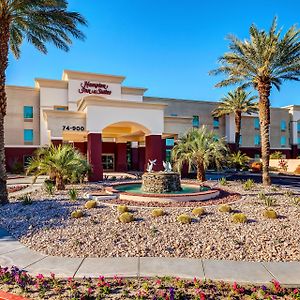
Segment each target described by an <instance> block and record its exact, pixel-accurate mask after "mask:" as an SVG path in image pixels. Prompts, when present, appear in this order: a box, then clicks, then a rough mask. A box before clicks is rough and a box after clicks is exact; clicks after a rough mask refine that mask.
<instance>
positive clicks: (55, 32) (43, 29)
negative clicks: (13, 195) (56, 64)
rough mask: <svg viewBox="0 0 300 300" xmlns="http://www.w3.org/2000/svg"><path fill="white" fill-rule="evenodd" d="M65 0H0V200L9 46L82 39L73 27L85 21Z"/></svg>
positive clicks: (1, 197) (62, 44) (65, 44)
mask: <svg viewBox="0 0 300 300" xmlns="http://www.w3.org/2000/svg"><path fill="white" fill-rule="evenodd" d="M67 7H68V2H67V0H0V204H5V203H7V202H8V194H7V186H6V179H7V176H6V167H5V153H4V117H5V115H6V105H7V97H6V93H5V82H6V77H5V72H6V69H7V66H8V53H9V50H10V51H11V52H12V53H13V54H14V56H15V57H16V58H19V57H20V47H21V45H22V43H23V40H24V39H26V40H27V41H28V42H29V43H31V44H32V45H33V46H35V47H36V48H37V49H38V50H39V51H41V52H42V53H45V54H46V53H47V47H46V43H47V42H51V43H53V44H54V45H55V46H56V47H58V48H59V49H62V50H64V51H68V50H69V45H71V44H72V40H71V38H70V36H72V37H74V38H78V39H83V38H84V35H83V33H82V32H81V31H80V30H79V29H78V28H77V26H78V25H79V24H81V25H86V21H85V19H84V18H83V17H82V16H81V15H80V14H79V13H77V12H70V11H67Z"/></svg>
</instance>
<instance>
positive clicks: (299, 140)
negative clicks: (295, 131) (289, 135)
mask: <svg viewBox="0 0 300 300" xmlns="http://www.w3.org/2000/svg"><path fill="white" fill-rule="evenodd" d="M298 145H299V146H300V137H298Z"/></svg>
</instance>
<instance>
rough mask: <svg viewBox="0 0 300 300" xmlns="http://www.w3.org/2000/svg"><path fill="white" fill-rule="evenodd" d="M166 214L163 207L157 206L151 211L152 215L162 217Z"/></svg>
mask: <svg viewBox="0 0 300 300" xmlns="http://www.w3.org/2000/svg"><path fill="white" fill-rule="evenodd" d="M164 214H165V212H164V210H163V209H161V208H155V209H153V210H152V211H151V216H152V217H161V216H163V215H164Z"/></svg>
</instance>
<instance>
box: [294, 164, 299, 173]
mask: <svg viewBox="0 0 300 300" xmlns="http://www.w3.org/2000/svg"><path fill="white" fill-rule="evenodd" d="M294 173H295V174H296V175H300V165H299V166H298V167H297V168H296V170H295V171H294Z"/></svg>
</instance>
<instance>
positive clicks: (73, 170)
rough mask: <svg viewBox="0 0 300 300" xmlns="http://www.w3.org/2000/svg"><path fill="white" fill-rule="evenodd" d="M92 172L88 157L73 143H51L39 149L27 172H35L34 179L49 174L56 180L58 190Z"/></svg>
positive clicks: (30, 161)
mask: <svg viewBox="0 0 300 300" xmlns="http://www.w3.org/2000/svg"><path fill="white" fill-rule="evenodd" d="M89 172H90V166H89V164H88V163H87V160H86V157H85V156H83V155H82V154H81V153H80V152H79V151H78V150H76V149H74V148H73V147H72V146H71V145H59V146H57V147H55V146H53V145H51V146H50V147H47V148H42V149H39V150H37V152H36V156H35V157H33V158H32V159H31V160H29V163H28V166H27V170H26V173H27V174H33V175H34V180H36V178H37V177H38V176H40V175H49V177H50V178H51V179H53V180H55V186H56V189H57V190H64V189H65V184H66V183H68V182H70V181H71V179H72V178H74V177H75V176H76V177H80V178H83V177H85V176H86V175H87V174H88V173H89Z"/></svg>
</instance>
